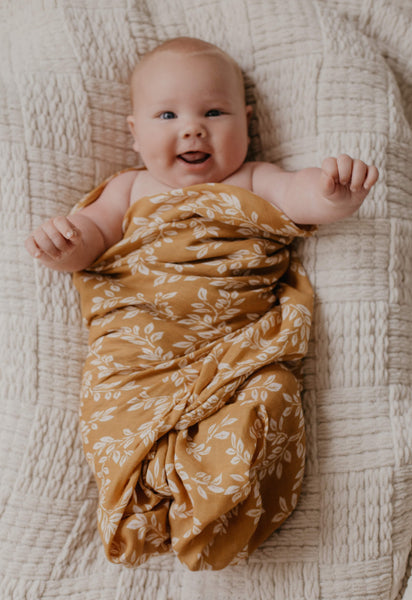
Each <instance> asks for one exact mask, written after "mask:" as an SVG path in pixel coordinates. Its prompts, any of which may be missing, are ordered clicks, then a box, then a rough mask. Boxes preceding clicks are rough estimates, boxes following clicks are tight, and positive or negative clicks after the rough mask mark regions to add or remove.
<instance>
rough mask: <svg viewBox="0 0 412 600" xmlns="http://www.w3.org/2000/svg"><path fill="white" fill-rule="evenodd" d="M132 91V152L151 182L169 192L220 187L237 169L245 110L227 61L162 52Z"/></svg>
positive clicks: (210, 55)
mask: <svg viewBox="0 0 412 600" xmlns="http://www.w3.org/2000/svg"><path fill="white" fill-rule="evenodd" d="M133 85H134V89H133V90H132V94H133V98H134V108H133V114H132V116H131V117H129V119H128V121H129V125H130V127H131V130H132V134H133V137H134V146H133V148H134V149H135V150H136V151H137V152H139V153H140V155H141V157H142V160H143V162H144V164H145V166H146V167H147V169H148V171H149V173H150V174H151V175H152V176H153V177H154V178H155V179H156V180H158V181H160V182H162V183H164V184H166V185H169V186H171V187H172V188H179V187H185V186H188V185H195V184H198V183H205V182H220V181H223V180H224V179H226V178H227V177H228V176H229V175H231V174H232V173H234V172H235V171H236V170H237V169H238V168H239V167H240V166H241V165H242V163H243V161H244V160H245V157H246V153H247V147H248V131H247V127H248V115H249V110H250V109H249V107H247V106H245V101H244V92H243V85H242V82H241V81H240V77H239V74H238V73H237V72H236V70H235V68H234V66H233V65H232V64H231V63H230V62H229V61H226V60H225V59H224V58H222V57H221V56H220V55H219V54H214V53H207V54H195V55H193V54H187V53H180V52H176V51H164V52H161V53H159V54H157V55H154V56H152V57H151V58H150V59H149V60H148V61H147V63H146V64H144V65H142V69H141V71H140V72H139V74H138V77H137V78H136V79H135V81H134V84H133Z"/></svg>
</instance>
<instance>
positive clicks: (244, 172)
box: [130, 162, 252, 204]
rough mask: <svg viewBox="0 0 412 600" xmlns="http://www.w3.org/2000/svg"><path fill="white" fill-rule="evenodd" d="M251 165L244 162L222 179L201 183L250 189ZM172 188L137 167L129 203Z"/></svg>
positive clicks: (172, 187)
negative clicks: (222, 184)
mask: <svg viewBox="0 0 412 600" xmlns="http://www.w3.org/2000/svg"><path fill="white" fill-rule="evenodd" d="M251 165H252V163H247V162H246V163H244V164H243V165H242V166H241V167H240V169H238V170H237V171H236V172H235V173H232V174H231V175H229V177H226V178H225V179H223V180H222V181H218V182H211V181H204V182H202V183H205V184H206V183H224V184H227V185H235V186H237V187H241V188H245V189H248V190H252V178H251V172H252V169H251ZM180 187H186V186H180ZM173 189H177V187H176V186H170V185H168V184H167V183H164V182H162V181H159V180H157V179H155V178H154V177H153V176H152V175H151V174H150V173H149V171H148V170H147V169H144V168H142V169H139V170H138V171H137V175H136V179H135V182H134V184H133V187H132V190H131V194H130V204H134V202H136V201H137V200H139V199H140V198H143V197H145V196H155V195H157V194H164V193H166V192H170V191H171V190H173Z"/></svg>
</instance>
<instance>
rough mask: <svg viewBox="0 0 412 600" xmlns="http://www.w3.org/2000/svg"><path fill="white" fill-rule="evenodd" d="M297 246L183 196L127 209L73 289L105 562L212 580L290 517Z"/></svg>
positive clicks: (298, 350) (255, 211)
mask: <svg viewBox="0 0 412 600" xmlns="http://www.w3.org/2000/svg"><path fill="white" fill-rule="evenodd" d="M104 185H105V183H103V184H102V185H101V186H99V188H96V190H94V191H93V192H91V194H89V195H88V196H87V197H86V198H85V199H84V201H83V202H82V204H80V205H79V206H84V205H86V204H88V203H90V202H92V201H93V200H94V199H96V198H97V197H98V196H99V194H100V193H101V191H102V189H103V187H104ZM309 233H310V232H309V230H305V229H303V228H299V227H297V226H296V225H295V224H293V223H292V222H291V221H290V220H289V219H288V218H287V217H286V216H285V215H283V214H282V213H281V212H280V211H278V210H277V209H275V208H274V207H273V206H271V205H270V204H268V203H267V202H266V201H264V200H263V199H262V198H259V197H258V196H256V195H254V194H252V193H251V192H249V191H247V190H244V189H241V188H237V187H234V186H228V185H224V184H206V185H195V186H192V187H188V188H184V189H179V190H173V191H171V192H169V193H165V194H160V195H157V196H152V197H146V198H142V199H140V200H139V201H138V202H136V203H135V204H133V205H132V206H131V207H130V208H129V210H128V212H127V213H126V216H125V221H124V237H123V239H122V240H121V241H120V242H119V243H118V244H116V245H115V246H113V247H112V248H110V249H109V250H108V251H107V252H106V253H105V254H104V255H103V256H101V257H100V258H99V259H98V261H96V263H95V264H94V265H92V267H91V268H90V269H89V270H88V271H83V272H81V273H77V274H75V276H74V281H75V284H76V286H77V288H78V290H79V292H80V297H81V305H82V313H83V316H84V318H85V321H86V323H87V325H88V327H89V331H90V336H89V351H88V356H87V359H86V363H85V367H84V374H83V383H82V397H81V423H80V426H81V433H82V437H83V443H84V449H85V453H86V457H87V460H88V462H89V463H90V465H91V467H92V469H93V471H94V474H95V477H96V481H97V484H98V487H99V506H98V515H97V516H98V525H99V530H100V534H101V537H102V540H103V543H104V546H105V551H106V554H107V556H108V558H109V559H110V560H111V561H113V562H116V563H122V564H125V565H128V566H134V565H138V564H140V563H142V562H143V561H145V560H147V559H148V558H149V557H150V556H151V555H153V554H157V553H162V552H165V551H169V550H170V549H172V550H173V551H174V552H175V553H176V554H177V556H178V557H179V559H180V560H181V561H182V562H183V563H185V564H186V565H187V566H188V567H189V568H190V569H192V570H198V569H221V568H223V567H225V566H226V565H228V564H234V563H236V562H238V561H239V560H240V559H242V558H245V557H247V556H248V555H249V554H250V553H251V552H252V551H253V550H254V549H255V548H257V546H259V544H261V543H262V541H264V539H265V538H267V537H268V536H269V535H270V534H271V533H272V531H274V530H275V529H276V528H277V527H279V526H280V525H281V524H282V523H283V522H284V520H285V519H286V518H287V517H288V516H289V515H290V513H291V512H292V511H293V509H294V508H295V506H296V504H297V501H298V496H299V492H300V488H301V482H302V476H303V470H304V459H305V438H304V423H303V414H302V407H301V402H300V395H299V383H298V380H297V378H296V377H295V375H294V374H293V372H292V370H290V369H289V368H288V367H289V366H290V364H294V363H293V361H296V360H298V359H300V358H302V357H303V356H304V354H305V353H306V351H307V345H308V339H309V333H310V324H311V313H312V289H311V286H310V283H309V281H308V279H307V277H306V275H305V273H304V271H303V269H302V266H301V265H300V263H299V262H298V260H297V258H296V257H295V256H294V255H293V254H291V251H290V247H289V246H290V243H291V242H292V240H293V239H294V238H295V237H296V236H306V235H308V234H309ZM290 361H292V363H290Z"/></svg>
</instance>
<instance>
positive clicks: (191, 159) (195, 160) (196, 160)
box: [178, 151, 210, 165]
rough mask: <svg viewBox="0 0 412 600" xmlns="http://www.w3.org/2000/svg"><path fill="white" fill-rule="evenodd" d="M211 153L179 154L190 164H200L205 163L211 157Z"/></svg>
mask: <svg viewBox="0 0 412 600" xmlns="http://www.w3.org/2000/svg"><path fill="white" fill-rule="evenodd" d="M209 156H210V154H208V153H207V152H195V151H191V152H184V153H183V154H179V156H178V158H180V159H181V160H183V161H184V162H185V163H188V164H190V165H199V164H201V163H204V162H206V161H207V159H208V158H209Z"/></svg>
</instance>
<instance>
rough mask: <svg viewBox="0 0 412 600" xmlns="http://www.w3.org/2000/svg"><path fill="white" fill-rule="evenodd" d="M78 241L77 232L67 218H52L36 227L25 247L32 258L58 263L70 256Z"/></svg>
mask: <svg viewBox="0 0 412 600" xmlns="http://www.w3.org/2000/svg"><path fill="white" fill-rule="evenodd" d="M78 240H79V231H78V230H77V228H76V227H75V226H74V225H73V223H71V221H69V219H68V218H67V217H54V218H53V219H49V220H48V221H46V222H45V223H43V225H41V226H40V227H38V228H37V229H36V230H35V231H34V232H33V233H32V235H31V236H30V237H29V238H28V239H27V240H26V243H25V246H26V249H27V251H28V252H29V254H31V256H33V257H34V258H38V259H40V260H44V261H50V260H51V261H59V260H61V259H62V258H63V257H65V256H67V255H68V254H70V253H71V252H72V251H73V250H74V248H75V246H76V242H77V241H78Z"/></svg>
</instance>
